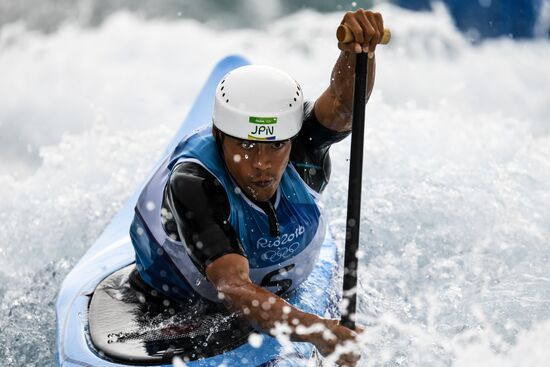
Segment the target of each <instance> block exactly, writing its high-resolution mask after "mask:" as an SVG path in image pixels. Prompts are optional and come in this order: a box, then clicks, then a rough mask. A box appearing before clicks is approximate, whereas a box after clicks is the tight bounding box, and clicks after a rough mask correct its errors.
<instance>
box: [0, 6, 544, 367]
mask: <svg viewBox="0 0 550 367" xmlns="http://www.w3.org/2000/svg"><path fill="white" fill-rule="evenodd" d="M379 10H380V11H382V12H383V13H384V14H385V18H386V22H387V24H388V25H389V26H391V28H392V30H393V34H394V39H393V41H392V44H391V45H389V46H386V47H380V49H379V51H378V53H377V54H378V56H377V58H378V73H377V82H376V91H375V93H374V95H373V97H372V99H371V101H370V103H369V106H368V108H367V120H368V121H367V132H366V142H365V147H366V151H365V171H364V177H365V179H364V194H363V195H364V201H363V216H364V219H363V221H362V241H361V242H362V244H361V246H362V254H363V258H362V263H361V270H360V283H361V291H360V293H361V302H360V309H361V311H362V319H363V321H364V323H366V325H368V326H367V333H366V339H367V346H366V347H365V354H364V358H363V360H362V362H361V366H375V365H387V366H418V365H429V366H450V365H455V366H543V365H546V364H547V363H546V361H547V360H548V358H549V357H550V352H549V351H548V348H547V346H546V342H545V340H547V339H548V338H549V337H550V263H549V257H550V248H549V247H548V244H549V240H550V121H549V120H548V116H550V69H549V68H548V66H547V63H548V60H549V59H550V43H549V42H548V41H547V40H535V41H525V42H514V41H510V40H495V41H488V42H486V43H484V44H482V45H481V46H478V47H473V46H471V45H469V44H468V43H467V42H466V41H465V40H464V39H463V38H462V36H461V35H460V34H459V33H458V32H457V31H455V30H454V28H453V26H452V25H451V24H452V22H451V21H450V19H449V18H448V16H447V14H446V13H445V12H444V10H442V9H437V10H436V12H435V14H432V13H410V12H405V11H403V10H399V9H397V8H393V7H389V6H384V7H380V8H379ZM340 16H341V14H329V15H321V14H317V13H313V12H307V11H306V12H301V13H298V14H295V15H292V16H289V17H286V18H283V19H281V20H279V21H277V22H276V23H273V24H270V25H269V26H268V27H266V29H267V30H265V31H260V30H246V29H245V30H231V31H226V32H220V31H212V30H210V29H209V28H208V27H207V26H205V25H202V24H200V23H197V22H193V21H190V20H185V21H181V22H177V23H171V22H161V21H143V20H140V19H139V18H136V17H135V16H133V15H130V14H126V13H117V14H115V15H114V16H112V17H111V18H110V19H109V20H108V21H107V22H106V23H105V24H103V25H102V26H101V27H100V28H97V29H81V28H78V27H73V26H65V27H63V28H62V29H61V30H60V31H58V32H56V33H53V34H51V35H48V36H45V35H41V34H38V33H33V32H30V31H27V30H25V28H24V27H23V26H22V25H17V24H16V25H12V26H9V27H4V28H2V30H1V33H0V70H1V71H0V73H1V74H0V143H1V144H0V157H2V161H0V187H2V189H1V190H0V223H2V224H1V226H0V361H2V365H7V366H12V365H14V366H15V365H37V366H42V365H44V364H52V363H53V353H54V351H55V348H54V343H55V341H54V338H55V322H54V319H55V314H54V302H55V297H56V292H57V290H58V288H59V286H60V284H61V282H62V280H63V277H64V275H65V274H66V273H67V272H68V271H69V270H70V268H71V267H72V265H74V264H75V262H76V261H78V259H79V257H80V256H81V255H82V254H83V253H84V252H85V251H86V249H87V247H88V246H89V245H90V244H91V243H93V241H94V239H95V238H96V237H97V236H98V235H99V233H100V232H101V230H102V228H103V227H104V226H105V225H106V223H107V222H108V221H109V219H110V217H111V216H112V215H113V214H114V213H115V212H116V210H117V208H118V207H119V206H120V205H121V204H122V203H123V201H124V199H125V198H126V197H127V196H128V195H129V194H130V193H131V192H132V190H133V189H134V187H135V186H136V185H137V184H138V183H139V182H140V181H141V180H142V179H143V178H144V176H145V175H146V174H147V172H148V170H149V169H150V165H151V164H152V163H153V162H154V161H155V159H156V158H157V155H158V154H159V152H160V151H162V149H163V147H164V145H165V144H166V143H167V141H168V140H169V139H170V137H171V135H172V134H173V132H174V131H175V129H176V128H177V126H178V124H179V122H180V120H181V118H182V117H183V116H184V115H185V112H186V111H187V108H188V107H189V105H190V103H191V102H192V100H193V98H194V96H195V95H196V93H197V91H198V89H199V88H200V86H201V85H202V83H203V82H204V80H205V78H206V77H207V75H208V72H209V71H210V69H211V68H212V67H213V66H214V64H215V62H216V61H217V60H218V59H220V58H221V57H223V56H225V55H226V54H229V53H240V54H244V55H245V56H247V57H249V58H250V60H251V61H252V62H255V63H265V64H270V65H273V66H276V67H280V68H282V69H284V70H286V71H288V72H290V73H291V74H293V75H294V76H295V77H296V79H298V80H299V81H301V83H302V86H303V89H304V91H305V94H306V96H309V98H310V99H314V98H315V97H316V96H318V95H319V93H320V92H321V91H322V90H323V89H324V88H325V87H326V85H327V83H328V79H329V74H330V70H331V68H332V65H333V62H334V60H335V59H336V57H337V55H338V50H337V49H336V46H335V42H334V29H335V27H336V26H337V25H338V23H339V20H340ZM348 150H349V140H346V141H345V142H343V143H341V144H339V145H338V146H335V147H334V148H333V150H332V157H333V176H332V182H331V184H330V186H329V188H328V189H327V190H326V193H325V201H326V203H327V206H328V208H329V211H330V213H331V216H332V221H333V226H334V230H335V233H336V235H337V237H338V238H339V239H342V237H343V236H342V231H343V223H344V215H345V201H346V185H347V176H346V175H347V163H348V162H347V158H348Z"/></svg>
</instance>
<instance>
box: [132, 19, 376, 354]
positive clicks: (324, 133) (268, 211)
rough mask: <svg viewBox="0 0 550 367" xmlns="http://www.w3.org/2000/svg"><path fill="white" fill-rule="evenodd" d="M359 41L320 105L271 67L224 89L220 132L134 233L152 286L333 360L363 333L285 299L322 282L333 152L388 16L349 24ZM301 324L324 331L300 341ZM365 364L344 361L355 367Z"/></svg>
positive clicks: (139, 263) (161, 178)
mask: <svg viewBox="0 0 550 367" xmlns="http://www.w3.org/2000/svg"><path fill="white" fill-rule="evenodd" d="M342 24H345V25H347V26H348V28H350V29H351V31H352V32H353V34H354V37H355V40H356V41H357V42H352V43H348V44H342V43H339V44H338V47H339V48H340V49H341V51H342V52H341V54H340V57H339V58H338V60H337V62H336V64H335V66H334V69H333V72H332V75H331V82H330V85H329V87H328V88H327V89H326V91H325V92H323V94H322V95H321V96H320V97H319V98H318V99H317V100H316V101H315V103H314V104H310V103H307V102H304V99H303V94H302V90H301V88H300V86H299V85H298V83H297V82H296V81H295V80H294V79H292V78H291V77H290V76H288V75H287V74H286V73H284V72H282V71H280V70H276V69H274V68H270V67H266V66H245V67H242V68H239V69H235V70H233V71H232V72H230V73H229V74H227V75H226V76H225V77H224V78H223V79H222V81H221V82H220V84H219V85H218V87H217V89H216V97H215V101H214V114H213V117H212V120H213V127H212V128H211V129H203V130H201V131H199V132H197V133H195V134H193V135H191V136H189V137H187V138H185V139H184V140H183V141H182V142H181V143H180V144H179V145H178V146H177V148H176V149H175V151H174V152H173V153H172V155H171V156H170V157H169V159H168V160H167V161H166V162H165V164H163V165H161V167H160V168H159V170H158V171H157V172H156V173H155V174H154V175H153V177H152V178H151V179H150V181H149V182H148V183H147V185H146V186H145V188H144V190H143V192H142V194H141V196H140V198H139V200H138V203H137V206H136V216H135V218H134V221H133V223H132V226H131V229H130V234H131V238H132V243H133V245H134V248H135V251H136V267H137V269H138V271H139V275H140V277H141V280H142V281H144V282H145V283H146V284H147V285H148V286H150V287H152V288H153V289H155V290H156V291H157V292H159V293H161V294H163V295H165V296H167V297H170V298H173V299H177V300H179V301H180V302H193V301H194V300H196V299H198V298H204V299H208V300H210V301H212V302H223V303H224V304H225V306H226V307H227V308H228V309H229V310H231V311H235V312H237V313H239V314H241V315H242V316H243V317H244V318H245V319H246V320H248V321H249V322H250V323H252V324H253V325H255V326H256V327H257V328H259V329H261V330H263V331H265V332H270V331H271V330H272V329H273V328H274V327H275V325H276V324H277V323H286V324H287V325H288V328H289V330H290V331H289V332H290V336H291V339H292V340H295V341H305V342H310V343H312V344H314V345H315V346H316V347H317V349H318V350H319V351H320V352H321V354H323V355H325V356H326V355H328V354H330V353H332V352H333V351H334V350H335V348H336V346H338V345H339V344H343V343H344V342H346V341H348V340H354V339H355V338H356V336H357V335H356V333H355V332H354V331H352V330H350V329H347V328H346V327H344V326H342V325H340V324H339V323H338V321H337V320H330V319H325V318H322V317H319V316H317V315H313V314H308V313H305V312H302V311H300V310H298V309H296V308H294V307H293V306H292V305H290V304H288V303H287V302H286V301H285V300H284V299H283V298H281V296H283V297H284V295H285V294H287V293H288V292H291V291H292V290H293V289H295V288H296V287H297V286H298V285H299V284H301V283H302V282H303V281H304V280H305V279H306V278H307V277H308V275H309V274H310V273H311V271H312V270H313V267H314V265H315V262H316V260H317V258H318V255H319V251H320V247H321V244H322V242H323V239H324V233H325V230H326V227H325V223H324V219H323V216H322V213H321V210H320V209H319V207H318V205H317V199H318V196H319V194H320V193H321V192H322V191H323V189H324V188H325V186H326V184H327V183H328V181H329V177H330V157H329V153H328V151H329V148H330V146H331V145H332V144H334V143H336V142H338V141H340V140H342V139H344V138H345V137H346V136H348V135H349V133H350V130H351V125H352V121H351V116H352V103H353V83H354V64H355V55H356V54H357V53H360V52H368V53H369V68H368V70H369V78H368V81H369V85H368V94H370V92H371V91H372V87H373V83H374V51H375V48H376V45H377V44H378V43H379V42H380V40H381V38H382V35H383V33H384V28H383V20H382V16H381V15H380V14H378V13H372V12H368V11H365V10H362V9H360V10H357V11H355V12H348V13H346V15H345V16H344V18H343V20H342ZM297 325H302V326H306V327H311V326H314V325H321V326H324V328H323V329H324V330H328V331H330V333H324V332H323V331H319V330H316V329H314V328H313V329H312V332H309V333H298V332H297V330H296V326H297ZM358 358H359V354H354V353H347V354H343V355H342V356H340V359H339V364H341V365H354V364H355V363H356V362H357V360H358Z"/></svg>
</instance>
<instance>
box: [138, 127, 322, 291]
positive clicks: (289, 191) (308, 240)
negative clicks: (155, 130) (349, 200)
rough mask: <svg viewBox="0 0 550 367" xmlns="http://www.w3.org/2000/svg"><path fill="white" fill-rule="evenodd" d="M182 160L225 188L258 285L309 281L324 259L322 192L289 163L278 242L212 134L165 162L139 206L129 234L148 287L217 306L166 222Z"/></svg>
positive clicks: (281, 191) (282, 286)
mask: <svg viewBox="0 0 550 367" xmlns="http://www.w3.org/2000/svg"><path fill="white" fill-rule="evenodd" d="M182 162H193V163H196V164H199V165H201V166H202V167H204V168H205V169H206V170H208V171H209V172H210V173H211V174H212V175H213V176H215V177H216V179H217V180H218V181H219V182H220V183H221V185H222V186H223V188H224V189H225V192H226V194H227V198H228V200H229V205H230V214H229V217H228V218H227V220H228V221H229V223H230V225H231V226H232V227H233V228H234V230H235V232H236V233H237V235H238V236H239V238H240V240H241V243H242V245H243V248H244V250H245V253H246V256H247V258H248V262H249V266H250V278H251V280H252V281H253V282H254V283H256V284H258V285H260V286H262V287H265V288H267V289H269V290H270V291H272V292H274V293H278V294H281V293H284V292H288V291H290V290H292V289H294V288H295V287H296V286H298V285H299V284H300V283H301V282H303V281H304V280H305V279H306V278H307V276H308V275H309V274H310V273H311V271H312V270H313V267H314V265H315V262H316V260H317V258H318V256H319V251H320V248H321V244H322V243H323V240H324V234H325V230H326V228H325V223H324V221H323V217H322V215H321V211H320V209H319V206H318V205H317V203H316V200H315V199H316V198H317V197H318V194H317V193H316V192H314V191H313V190H311V189H310V188H309V187H308V186H307V184H306V183H305V182H304V181H303V180H302V179H301V177H300V176H299V174H298V172H296V170H295V169H294V167H293V166H292V165H291V164H289V165H288V166H287V168H286V169H285V171H284V173H283V176H282V179H281V182H280V184H279V188H278V189H277V192H276V194H275V195H276V197H275V202H274V207H275V211H276V215H277V219H278V222H279V232H280V233H279V236H277V237H272V236H271V234H270V231H269V221H268V217H267V214H266V213H264V211H263V210H262V209H260V208H259V207H258V206H257V205H255V204H254V203H253V202H252V201H251V200H250V199H249V198H248V197H247V196H246V195H245V194H244V193H243V192H242V191H241V190H240V188H239V187H238V185H237V184H236V183H235V182H234V180H233V179H232V178H231V176H230V175H229V173H228V172H227V169H226V166H225V163H224V162H223V160H222V158H221V156H220V154H219V151H218V147H217V145H216V142H215V140H214V138H213V136H212V133H211V130H210V128H205V129H203V130H201V131H199V132H197V133H195V134H193V135H191V136H189V137H188V138H186V139H184V140H182V142H181V143H180V144H179V145H178V146H177V147H176V149H175V150H174V152H173V153H172V154H171V155H170V156H168V157H166V159H165V160H164V161H163V162H162V164H161V166H160V167H159V168H158V170H157V171H156V172H155V174H153V176H152V177H151V179H150V180H149V181H148V183H147V184H146V186H145V188H144V190H143V192H142V194H141V196H140V198H139V200H138V203H137V205H136V218H135V220H134V223H133V224H132V227H131V230H130V234H131V237H132V242H133V244H134V248H135V250H136V263H137V265H138V270H140V273H141V275H142V278H143V279H144V280H145V281H146V282H148V283H149V284H150V285H152V286H153V287H155V288H157V289H159V290H160V291H162V292H163V293H165V294H167V295H169V296H175V297H179V298H180V297H182V296H184V297H185V296H186V295H187V296H189V295H190V293H196V294H198V295H200V296H202V297H206V298H208V299H210V300H213V301H218V298H217V293H216V291H215V289H214V287H213V286H212V284H211V283H210V282H209V281H208V280H207V279H206V278H205V276H204V275H203V274H202V273H201V272H200V271H199V270H198V269H197V267H196V266H195V265H194V264H193V262H192V261H191V259H190V257H189V256H188V254H187V251H186V250H185V246H184V245H183V244H182V243H181V242H179V241H175V240H174V239H172V238H170V237H169V236H168V235H167V234H166V232H165V231H164V228H163V226H162V223H161V215H160V209H161V205H162V198H163V191H164V188H165V186H166V184H167V182H168V179H169V176H170V173H171V172H172V170H173V168H174V167H175V166H176V165H177V164H179V163H182ZM162 268H164V269H162ZM168 268H169V271H168V270H167V269H168ZM162 275H164V276H162ZM174 278H176V279H174ZM181 278H183V279H181Z"/></svg>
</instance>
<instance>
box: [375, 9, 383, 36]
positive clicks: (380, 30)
mask: <svg viewBox="0 0 550 367" xmlns="http://www.w3.org/2000/svg"><path fill="white" fill-rule="evenodd" d="M374 19H375V21H376V26H377V27H378V33H380V40H382V37H384V18H382V14H380V13H374Z"/></svg>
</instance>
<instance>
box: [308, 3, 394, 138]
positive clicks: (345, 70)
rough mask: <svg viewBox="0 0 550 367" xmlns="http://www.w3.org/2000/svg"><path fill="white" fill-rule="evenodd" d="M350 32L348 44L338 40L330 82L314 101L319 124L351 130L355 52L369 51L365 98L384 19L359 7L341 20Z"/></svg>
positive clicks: (372, 76) (368, 93)
mask: <svg viewBox="0 0 550 367" xmlns="http://www.w3.org/2000/svg"><path fill="white" fill-rule="evenodd" d="M342 24H346V25H347V26H348V27H349V28H350V29H351V30H352V32H353V33H354V36H355V40H357V42H352V43H349V44H342V43H339V44H338V47H339V48H340V50H341V53H340V57H339V58H338V60H337V61H336V64H335V65H334V68H333V70H332V74H331V79H330V85H329V87H328V88H327V89H326V90H325V91H324V92H323V94H321V96H320V97H319V98H318V99H317V101H316V102H315V115H316V116H317V119H318V120H319V122H320V123H321V124H323V125H324V126H325V127H327V128H329V129H331V130H334V131H349V130H351V123H352V122H351V117H352V112H353V111H352V110H353V89H354V76H355V59H356V54H358V53H361V52H363V51H365V52H367V51H368V53H369V60H368V76H367V77H368V85H367V101H368V98H369V97H370V94H371V92H372V88H373V86H374V75H375V68H376V63H375V58H374V51H375V48H376V45H377V44H378V43H379V42H380V40H381V39H382V35H383V34H384V22H383V20H382V16H381V15H380V13H373V12H370V11H365V10H363V9H359V10H357V11H355V12H348V13H346V15H345V16H344V19H343V20H342Z"/></svg>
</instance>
